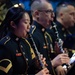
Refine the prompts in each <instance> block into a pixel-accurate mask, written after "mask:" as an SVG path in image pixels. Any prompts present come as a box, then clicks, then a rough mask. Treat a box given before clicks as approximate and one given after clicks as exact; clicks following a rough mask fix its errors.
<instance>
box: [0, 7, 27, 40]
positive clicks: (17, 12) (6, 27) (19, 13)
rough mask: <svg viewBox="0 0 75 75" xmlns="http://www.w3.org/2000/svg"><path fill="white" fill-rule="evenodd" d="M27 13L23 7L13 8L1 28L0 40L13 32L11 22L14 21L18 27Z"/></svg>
mask: <svg viewBox="0 0 75 75" xmlns="http://www.w3.org/2000/svg"><path fill="white" fill-rule="evenodd" d="M25 12H26V11H25V9H23V8H22V7H21V6H18V7H11V8H10V9H9V10H8V12H7V14H6V17H5V19H4V21H3V22H2V24H1V26H0V39H1V38H2V37H4V36H5V35H6V34H7V32H9V31H11V30H12V28H11V26H10V21H13V22H14V23H15V24H16V25H17V26H18V23H19V20H20V19H21V18H22V17H23V15H24V13H25Z"/></svg>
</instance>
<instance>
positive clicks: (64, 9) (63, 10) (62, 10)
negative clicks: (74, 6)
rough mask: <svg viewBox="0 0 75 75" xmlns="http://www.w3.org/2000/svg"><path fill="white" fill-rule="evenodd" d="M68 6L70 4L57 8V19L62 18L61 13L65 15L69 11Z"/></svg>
mask: <svg viewBox="0 0 75 75" xmlns="http://www.w3.org/2000/svg"><path fill="white" fill-rule="evenodd" d="M68 5H70V4H61V5H59V6H57V8H56V17H60V12H62V13H64V12H67V11H68Z"/></svg>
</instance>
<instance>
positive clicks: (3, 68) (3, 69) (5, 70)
mask: <svg viewBox="0 0 75 75" xmlns="http://www.w3.org/2000/svg"><path fill="white" fill-rule="evenodd" d="M3 61H8V62H9V64H8V66H7V67H6V68H5V67H3V66H0V70H2V71H3V72H5V73H8V71H9V70H10V69H11V67H12V62H11V61H10V60H9V59H2V60H1V61H0V63H1V62H3Z"/></svg>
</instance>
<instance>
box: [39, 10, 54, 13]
mask: <svg viewBox="0 0 75 75" xmlns="http://www.w3.org/2000/svg"><path fill="white" fill-rule="evenodd" d="M38 11H40V12H46V13H54V11H53V10H38Z"/></svg>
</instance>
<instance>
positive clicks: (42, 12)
mask: <svg viewBox="0 0 75 75" xmlns="http://www.w3.org/2000/svg"><path fill="white" fill-rule="evenodd" d="M31 11H32V18H33V23H32V26H31V29H30V33H31V34H32V36H33V39H34V41H35V43H36V46H37V48H38V51H39V52H40V53H41V54H43V56H44V57H46V60H47V61H46V62H47V63H48V68H49V70H50V73H52V75H55V73H54V71H53V68H54V67H57V66H59V65H61V64H63V63H68V61H69V58H68V55H67V54H59V55H58V56H57V57H55V58H54V59H53V60H50V59H51V54H52V53H54V52H55V51H54V50H53V44H54V42H53V41H54V40H53V38H52V37H51V35H52V36H53V34H52V32H51V31H50V30H48V29H47V28H48V26H49V25H50V23H51V21H53V17H54V15H53V8H52V5H51V4H50V3H49V2H47V1H42V0H40V1H34V2H33V3H32V5H31ZM31 45H32V47H33V48H34V45H33V44H32V43H31ZM60 59H61V60H60Z"/></svg>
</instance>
